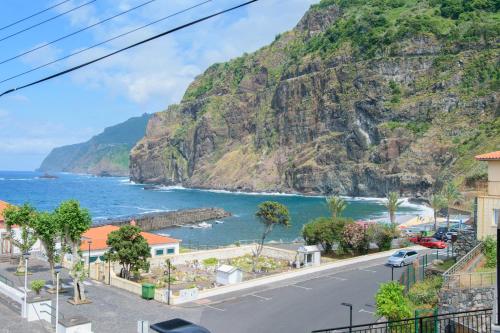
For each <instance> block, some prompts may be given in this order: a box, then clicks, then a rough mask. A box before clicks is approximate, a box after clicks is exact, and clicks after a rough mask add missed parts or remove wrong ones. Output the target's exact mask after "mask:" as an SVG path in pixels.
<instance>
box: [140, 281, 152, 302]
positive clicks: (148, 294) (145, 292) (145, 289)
mask: <svg viewBox="0 0 500 333" xmlns="http://www.w3.org/2000/svg"><path fill="white" fill-rule="evenodd" d="M142 298H144V299H154V298H155V285H154V284H151V283H144V284H143V285H142Z"/></svg>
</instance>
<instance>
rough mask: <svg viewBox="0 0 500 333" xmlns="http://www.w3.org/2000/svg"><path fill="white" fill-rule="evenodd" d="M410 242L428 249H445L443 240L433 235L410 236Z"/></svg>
mask: <svg viewBox="0 0 500 333" xmlns="http://www.w3.org/2000/svg"><path fill="white" fill-rule="evenodd" d="M445 237H446V235H445ZM410 242H412V243H415V244H418V245H422V246H425V247H428V248H430V249H446V247H447V245H446V243H445V242H443V241H442V240H439V239H436V238H433V237H422V238H418V237H414V238H410Z"/></svg>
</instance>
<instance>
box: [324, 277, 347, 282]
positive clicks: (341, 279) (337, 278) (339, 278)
mask: <svg viewBox="0 0 500 333" xmlns="http://www.w3.org/2000/svg"><path fill="white" fill-rule="evenodd" d="M330 279H335V280H340V281H347V279H344V278H341V277H338V276H330V277H328V280H330Z"/></svg>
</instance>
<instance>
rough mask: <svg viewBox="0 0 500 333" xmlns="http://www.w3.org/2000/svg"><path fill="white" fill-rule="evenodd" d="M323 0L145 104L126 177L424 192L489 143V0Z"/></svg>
mask: <svg viewBox="0 0 500 333" xmlns="http://www.w3.org/2000/svg"><path fill="white" fill-rule="evenodd" d="M457 3H462V7H459V8H458V7H457V8H455V7H453V6H450V2H449V1H447V0H430V1H399V0H368V1H357V0H354V1H344V0H323V1H321V2H320V3H319V4H318V5H314V6H312V7H311V9H310V10H309V11H308V12H307V13H306V14H305V15H304V17H303V18H302V19H301V20H300V21H299V23H298V24H297V26H296V27H295V28H294V29H293V30H291V31H288V32H285V33H283V34H280V35H278V36H277V38H276V39H275V41H274V42H273V43H271V44H270V45H268V46H265V47H263V48H262V49H260V50H258V51H256V52H254V53H252V54H245V55H243V56H242V57H239V58H236V59H233V60H231V61H229V62H226V63H223V64H214V65H212V66H210V67H209V68H208V69H207V70H206V71H205V73H203V74H202V75H200V76H198V77H197V78H196V79H195V80H194V81H193V83H192V84H191V85H190V86H189V88H188V89H187V91H186V93H185V95H184V97H183V100H182V101H181V103H180V104H177V105H172V106H170V107H169V108H168V109H167V111H164V112H159V113H156V114H154V116H153V117H152V118H151V120H150V121H149V123H148V127H147V131H146V136H145V137H144V138H143V139H142V140H140V141H139V142H138V144H137V145H136V146H135V147H134V148H133V150H132V152H131V164H130V174H131V179H132V180H134V181H137V182H146V183H161V184H166V185H174V184H182V185H184V186H187V187H200V188H214V189H226V190H244V191H259V192H262V191H264V192H300V193H336V194H344V195H355V196H359V195H365V196H383V195H384V194H385V193H386V192H387V191H391V190H397V191H400V192H401V193H402V194H409V195H426V194H428V193H429V192H430V191H433V189H435V188H439V187H440V186H441V184H443V183H444V182H445V181H448V180H454V181H455V182H457V183H460V184H469V183H471V182H474V181H476V180H481V179H484V177H485V175H486V172H485V170H484V166H482V165H481V164H479V163H477V162H476V161H475V160H474V158H473V156H474V154H476V153H481V152H485V151H487V150H497V149H498V148H500V139H499V138H500V121H499V116H500V111H499V107H498V88H499V81H500V79H499V77H500V73H499V69H498V68H499V65H500V63H499V60H498V59H499V56H498V54H499V53H498V35H499V33H498V32H499V31H500V28H499V24H498V22H499V14H498V8H496V7H495V2H493V1H482V2H478V1H464V2H460V1H458V2H457Z"/></svg>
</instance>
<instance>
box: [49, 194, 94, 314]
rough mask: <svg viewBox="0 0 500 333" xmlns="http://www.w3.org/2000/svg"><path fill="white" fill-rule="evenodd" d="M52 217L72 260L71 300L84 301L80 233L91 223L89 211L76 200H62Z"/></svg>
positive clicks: (83, 273) (83, 274)
mask: <svg viewBox="0 0 500 333" xmlns="http://www.w3.org/2000/svg"><path fill="white" fill-rule="evenodd" d="M54 218H55V219H56V221H57V224H58V225H59V228H60V230H61V231H62V238H63V240H64V242H65V243H66V244H68V246H69V249H70V252H71V256H72V260H71V264H72V266H71V271H70V275H71V277H72V278H73V302H74V303H75V304H79V303H85V302H86V299H85V286H84V284H83V279H84V278H85V270H84V264H83V260H82V255H81V251H80V245H81V238H82V234H83V233H84V232H85V231H87V230H88V229H89V228H90V226H91V225H92V219H91V218H90V214H89V211H88V210H87V209H85V208H80V203H79V202H78V201H76V200H68V201H65V202H62V203H61V204H60V205H59V207H57V208H56V210H55V212H54Z"/></svg>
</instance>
